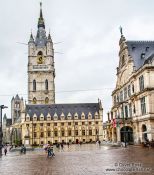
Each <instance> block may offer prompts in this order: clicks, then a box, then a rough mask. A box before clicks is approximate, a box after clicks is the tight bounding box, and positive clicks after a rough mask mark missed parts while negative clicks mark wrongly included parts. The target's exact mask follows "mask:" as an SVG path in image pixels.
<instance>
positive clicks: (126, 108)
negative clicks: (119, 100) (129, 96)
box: [125, 106, 128, 118]
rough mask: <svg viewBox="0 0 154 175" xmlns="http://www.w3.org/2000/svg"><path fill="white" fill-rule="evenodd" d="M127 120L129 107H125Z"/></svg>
mask: <svg viewBox="0 0 154 175" xmlns="http://www.w3.org/2000/svg"><path fill="white" fill-rule="evenodd" d="M125 118H128V106H125Z"/></svg>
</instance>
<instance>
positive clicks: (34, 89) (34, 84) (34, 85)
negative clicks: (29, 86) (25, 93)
mask: <svg viewBox="0 0 154 175" xmlns="http://www.w3.org/2000/svg"><path fill="white" fill-rule="evenodd" d="M33 91H36V80H33Z"/></svg>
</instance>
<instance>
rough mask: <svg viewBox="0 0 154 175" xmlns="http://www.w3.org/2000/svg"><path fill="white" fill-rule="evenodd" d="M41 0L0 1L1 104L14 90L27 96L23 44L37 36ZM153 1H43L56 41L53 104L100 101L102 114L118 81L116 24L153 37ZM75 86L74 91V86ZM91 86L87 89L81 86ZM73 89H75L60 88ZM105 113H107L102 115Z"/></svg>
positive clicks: (131, 34)
mask: <svg viewBox="0 0 154 175" xmlns="http://www.w3.org/2000/svg"><path fill="white" fill-rule="evenodd" d="M39 2H40V1H39V0H22V1H21V0H13V1H10V0H3V1H2V0H0V24H1V25H0V26H1V27H0V53H1V55H0V60H1V63H0V65H1V67H0V105H1V104H4V105H7V106H8V107H9V108H8V109H7V110H6V109H5V111H3V113H4V112H6V113H7V116H8V117H11V114H10V107H11V106H10V103H11V99H12V97H13V96H14V95H16V94H17V93H18V94H20V96H23V98H24V99H25V100H26V101H27V61H28V55H27V50H28V48H27V46H26V45H22V44H18V43H17V42H23V43H27V42H28V40H29V36H30V31H31V29H32V32H33V34H34V35H36V31H37V21H38V17H39ZM153 7H154V1H150V2H149V3H148V1H147V0H43V16H44V19H45V24H46V31H47V33H48V31H49V29H50V33H51V36H52V39H53V42H54V43H56V42H62V43H60V44H55V45H54V49H55V52H61V53H63V54H58V53H55V58H54V59H55V69H56V78H55V87H56V92H57V93H56V103H83V102H92V103H93V102H97V100H98V98H99V99H101V100H102V103H103V108H104V117H105V116H106V113H107V111H108V110H109V109H110V108H111V105H112V103H111V100H112V99H111V92H112V91H113V89H114V88H115V83H116V67H117V66H118V59H119V58H118V51H119V45H118V43H119V38H120V32H119V26H120V25H121V26H122V27H123V33H124V35H125V37H126V39H127V40H154V11H153ZM74 90H78V91H74ZM80 90H89V91H80ZM63 91H73V92H63ZM105 118H106V117H105Z"/></svg>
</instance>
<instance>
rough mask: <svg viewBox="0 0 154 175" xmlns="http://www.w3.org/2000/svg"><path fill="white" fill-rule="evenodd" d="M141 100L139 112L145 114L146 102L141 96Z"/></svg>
mask: <svg viewBox="0 0 154 175" xmlns="http://www.w3.org/2000/svg"><path fill="white" fill-rule="evenodd" d="M140 102H141V114H142V115H145V114H146V103H145V97H142V98H141V99H140Z"/></svg>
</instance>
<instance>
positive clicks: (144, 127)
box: [142, 125, 148, 141]
mask: <svg viewBox="0 0 154 175" xmlns="http://www.w3.org/2000/svg"><path fill="white" fill-rule="evenodd" d="M142 137H143V138H142V139H143V141H146V140H147V139H148V135H147V127H146V125H142Z"/></svg>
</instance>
